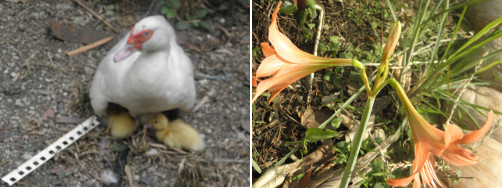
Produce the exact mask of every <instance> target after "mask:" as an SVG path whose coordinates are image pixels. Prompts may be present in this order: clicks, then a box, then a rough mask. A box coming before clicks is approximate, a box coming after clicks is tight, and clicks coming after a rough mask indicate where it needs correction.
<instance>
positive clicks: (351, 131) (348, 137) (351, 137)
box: [345, 114, 375, 143]
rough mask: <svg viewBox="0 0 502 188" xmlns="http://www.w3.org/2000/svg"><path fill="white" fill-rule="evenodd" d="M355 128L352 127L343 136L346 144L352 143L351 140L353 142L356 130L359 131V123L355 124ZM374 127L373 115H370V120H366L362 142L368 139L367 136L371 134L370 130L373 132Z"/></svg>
mask: <svg viewBox="0 0 502 188" xmlns="http://www.w3.org/2000/svg"><path fill="white" fill-rule="evenodd" d="M355 125H356V126H352V127H351V128H350V129H349V130H348V131H347V134H345V141H346V142H347V143H349V142H352V140H354V137H355V135H356V133H357V129H359V125H360V124H359V123H356V124H355ZM374 125H375V115H374V114H371V115H370V119H369V120H368V124H367V125H366V131H364V133H363V140H365V139H366V138H368V136H369V132H371V130H373V126H374Z"/></svg>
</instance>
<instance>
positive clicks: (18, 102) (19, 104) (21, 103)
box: [15, 99, 24, 107]
mask: <svg viewBox="0 0 502 188" xmlns="http://www.w3.org/2000/svg"><path fill="white" fill-rule="evenodd" d="M15 104H16V105H17V106H21V107H22V106H24V105H23V102H21V99H16V103H15Z"/></svg>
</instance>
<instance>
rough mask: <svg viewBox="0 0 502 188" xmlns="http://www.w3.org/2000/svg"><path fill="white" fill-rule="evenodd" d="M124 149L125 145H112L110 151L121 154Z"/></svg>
mask: <svg viewBox="0 0 502 188" xmlns="http://www.w3.org/2000/svg"><path fill="white" fill-rule="evenodd" d="M126 148H127V145H125V144H114V145H112V151H114V152H121V151H124V150H125V149H126Z"/></svg>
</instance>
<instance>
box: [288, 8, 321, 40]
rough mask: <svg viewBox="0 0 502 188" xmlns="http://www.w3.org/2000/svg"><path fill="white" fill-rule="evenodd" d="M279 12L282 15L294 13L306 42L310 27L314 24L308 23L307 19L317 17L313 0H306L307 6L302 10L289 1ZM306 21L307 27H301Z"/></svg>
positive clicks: (310, 30)
mask: <svg viewBox="0 0 502 188" xmlns="http://www.w3.org/2000/svg"><path fill="white" fill-rule="evenodd" d="M279 13H281V14H284V15H292V14H295V17H296V21H297V22H298V27H299V28H300V30H301V32H302V34H303V36H304V38H305V42H308V40H309V39H310V38H311V36H312V29H313V28H314V26H315V24H313V23H311V24H308V23H307V20H308V19H309V18H310V19H314V18H316V17H317V10H316V9H315V0H307V7H306V9H305V10H303V11H298V7H297V6H296V5H295V4H293V3H291V4H290V5H287V6H283V7H281V8H280V9H279ZM305 23H307V27H303V26H304V25H305Z"/></svg>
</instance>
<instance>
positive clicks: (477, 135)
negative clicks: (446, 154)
mask: <svg viewBox="0 0 502 188" xmlns="http://www.w3.org/2000/svg"><path fill="white" fill-rule="evenodd" d="M492 124H493V111H492V110H490V112H489V113H488V118H487V119H486V123H485V124H484V125H483V127H481V129H478V130H475V131H472V132H471V133H469V134H466V135H464V137H463V138H462V139H460V140H457V141H456V143H457V144H470V143H473V142H476V141H478V140H479V139H481V138H483V136H485V134H486V133H487V132H488V131H489V130H490V128H491V127H492Z"/></svg>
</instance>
